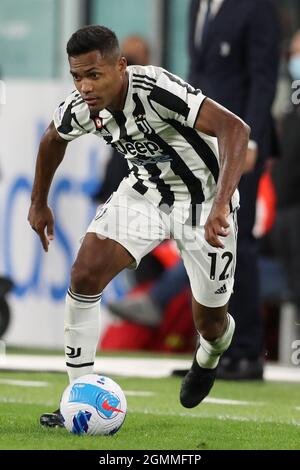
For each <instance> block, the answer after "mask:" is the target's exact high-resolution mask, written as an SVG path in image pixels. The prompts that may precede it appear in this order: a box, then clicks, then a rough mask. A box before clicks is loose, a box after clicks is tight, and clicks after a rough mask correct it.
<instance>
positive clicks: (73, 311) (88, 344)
mask: <svg viewBox="0 0 300 470" xmlns="http://www.w3.org/2000/svg"><path fill="white" fill-rule="evenodd" d="M101 296H102V293H101V294H97V295H82V294H76V293H74V292H73V291H72V290H71V288H70V289H69V290H68V293H67V297H66V310H65V356H66V366H67V372H68V375H69V380H70V382H71V381H72V380H75V379H77V378H78V377H81V376H82V375H85V374H92V373H93V367H94V361H95V355H96V349H97V344H98V340H99V330H100V321H99V320H100V319H99V314H100V299H101Z"/></svg>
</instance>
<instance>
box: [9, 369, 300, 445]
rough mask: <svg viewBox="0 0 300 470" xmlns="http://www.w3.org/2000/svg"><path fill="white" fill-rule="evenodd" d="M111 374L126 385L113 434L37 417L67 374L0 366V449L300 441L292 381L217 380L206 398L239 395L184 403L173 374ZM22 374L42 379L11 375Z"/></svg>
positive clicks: (299, 399) (299, 405)
mask: <svg viewBox="0 0 300 470" xmlns="http://www.w3.org/2000/svg"><path fill="white" fill-rule="evenodd" d="M112 378H113V379H114V380H116V381H117V382H118V383H119V384H120V385H121V387H122V388H123V390H124V391H125V394H126V393H127V402H128V414H127V417H126V420H125V423H124V425H123V427H122V428H121V430H120V431H119V432H118V433H117V434H116V435H114V436H107V437H106V436H104V437H100V436H98V437H90V436H74V435H71V434H69V433H68V432H67V431H66V430H64V429H44V428H42V427H41V426H40V425H39V416H40V414H41V413H44V412H46V411H53V410H54V409H56V408H57V406H58V403H59V397H60V395H61V392H62V391H63V389H64V388H65V386H66V385H67V378H66V375H64V374H54V373H53V374H49V373H48V374H46V373H16V372H2V373H0V449H1V450H3V449H96V450H100V451H101V450H114V449H120V450H125V449H130V450H134V449H142V450H150V449H151V450H163V449H166V450H191V449H193V450H199V451H200V450H204V449H300V439H299V432H300V394H299V385H298V384H287V383H271V382H264V383H259V382H254V383H250V382H246V383H230V382H222V381H218V382H217V383H216V385H215V386H214V388H213V390H212V392H211V394H210V398H219V399H224V400H237V401H241V402H242V403H234V402H233V403H230V404H228V403H227V404H222V403H218V402H209V403H203V404H201V405H200V406H198V407H196V408H194V409H192V410H186V409H184V408H183V407H182V406H181V405H180V403H179V400H178V393H179V387H180V379H178V378H175V377H174V378H173V377H169V378H164V379H144V378H132V377H131V378H126V377H112ZM22 380H24V381H29V380H30V381H34V382H36V381H42V382H46V384H45V386H42V387H40V386H39V387H37V386H26V387H25V386H22V384H19V383H18V384H16V383H11V382H12V381H22ZM8 382H9V383H8ZM20 385H21V386H20ZM29 385H30V384H29ZM37 385H38V384H37ZM136 392H150V393H148V394H146V395H141V394H140V395H138V394H137V395H136V394H135V393H136Z"/></svg>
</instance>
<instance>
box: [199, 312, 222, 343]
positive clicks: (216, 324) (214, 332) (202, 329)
mask: <svg viewBox="0 0 300 470" xmlns="http://www.w3.org/2000/svg"><path fill="white" fill-rule="evenodd" d="M196 328H197V330H198V331H199V333H200V334H201V335H202V336H203V338H205V339H206V340H208V341H213V340H214V339H216V338H219V336H221V335H222V334H223V331H224V317H223V316H220V317H212V316H209V315H208V316H203V317H200V318H198V319H196Z"/></svg>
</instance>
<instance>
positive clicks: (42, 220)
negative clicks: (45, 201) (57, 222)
mask: <svg viewBox="0 0 300 470" xmlns="http://www.w3.org/2000/svg"><path fill="white" fill-rule="evenodd" d="M27 220H28V222H29V223H30V225H31V228H32V229H33V230H34V231H35V232H36V233H37V234H38V236H39V237H40V240H41V243H42V245H43V248H44V250H45V251H48V246H49V243H50V241H51V240H53V239H54V217H53V214H52V211H51V209H50V207H48V206H47V205H39V204H36V203H34V202H33V203H32V204H31V206H30V209H29V213H28V218H27ZM45 229H46V233H45Z"/></svg>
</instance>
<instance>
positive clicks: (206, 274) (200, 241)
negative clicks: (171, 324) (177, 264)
mask: <svg viewBox="0 0 300 470" xmlns="http://www.w3.org/2000/svg"><path fill="white" fill-rule="evenodd" d="M229 223H230V227H229V235H228V236H227V237H223V238H222V241H223V243H224V245H225V248H224V249H221V248H214V247H213V246H211V245H210V244H209V243H208V242H207V241H206V240H205V238H204V226H198V227H195V228H192V227H189V226H185V230H184V232H183V237H182V239H181V240H176V242H177V245H178V247H179V250H180V252H181V256H182V259H183V262H184V265H185V268H186V271H187V274H188V276H189V280H190V284H191V290H192V294H193V297H194V299H195V301H196V302H198V303H199V304H200V305H201V306H203V307H211V308H216V307H224V306H225V305H226V304H227V303H228V301H229V298H230V296H231V294H232V292H233V285H234V272H235V265H236V245H237V225H236V213H234V214H230V216H229Z"/></svg>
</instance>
